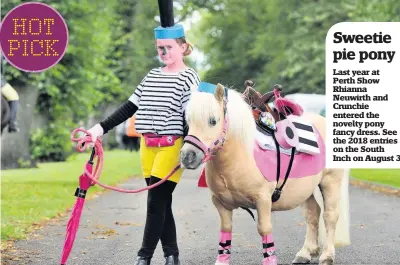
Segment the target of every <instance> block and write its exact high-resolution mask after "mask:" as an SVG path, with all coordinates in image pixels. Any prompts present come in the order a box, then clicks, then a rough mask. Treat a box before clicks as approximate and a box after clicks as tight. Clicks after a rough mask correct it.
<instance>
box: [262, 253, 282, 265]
mask: <svg viewBox="0 0 400 265" xmlns="http://www.w3.org/2000/svg"><path fill="white" fill-rule="evenodd" d="M262 265H278V258H277V257H276V256H275V255H273V256H270V257H268V258H264V259H263V260H262Z"/></svg>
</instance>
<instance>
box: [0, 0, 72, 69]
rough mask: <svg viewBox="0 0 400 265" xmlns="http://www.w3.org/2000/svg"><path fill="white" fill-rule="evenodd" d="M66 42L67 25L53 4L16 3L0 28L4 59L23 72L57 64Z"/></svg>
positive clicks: (62, 54) (0, 44) (65, 47)
mask: <svg viewBox="0 0 400 265" xmlns="http://www.w3.org/2000/svg"><path fill="white" fill-rule="evenodd" d="M67 45H68V27H67V24H66V23H65V21H64V19H63V17H62V16H61V15H60V13H58V12H57V10H55V9H54V8H53V7H50V6H48V5H46V4H43V3H36V2H29V3H24V4H21V5H18V6H16V7H15V8H14V9H12V10H11V11H10V12H8V13H7V15H6V16H5V17H4V19H3V21H2V23H1V27H0V47H1V52H2V53H3V56H4V57H5V58H6V59H7V61H8V62H9V63H10V64H11V65H13V66H14V67H16V68H18V69H19V70H22V71H25V72H43V71H45V70H47V69H49V68H50V67H52V66H54V65H56V64H57V63H58V62H59V61H60V60H61V59H62V57H63V56H64V53H65V51H66V49H67Z"/></svg>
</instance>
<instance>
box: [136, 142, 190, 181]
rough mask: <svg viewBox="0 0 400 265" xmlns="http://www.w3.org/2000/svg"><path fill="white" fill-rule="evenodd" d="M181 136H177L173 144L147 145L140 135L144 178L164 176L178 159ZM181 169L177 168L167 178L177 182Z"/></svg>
mask: <svg viewBox="0 0 400 265" xmlns="http://www.w3.org/2000/svg"><path fill="white" fill-rule="evenodd" d="M182 146H183V137H180V138H178V139H177V140H176V141H175V144H174V145H173V146H166V147H147V146H146V144H145V141H144V138H143V136H142V137H140V160H141V163H142V172H143V175H144V177H145V178H149V177H150V176H154V177H157V178H160V179H163V178H165V177H166V176H167V175H168V174H169V173H170V172H171V171H172V169H173V168H174V167H175V166H176V165H177V164H178V163H179V161H180V149H181V148H182ZM182 172H183V169H182V168H180V169H178V170H177V171H176V172H175V173H174V174H173V175H172V176H171V177H170V178H169V179H168V180H170V181H173V182H176V183H178V182H179V180H180V179H181V176H182Z"/></svg>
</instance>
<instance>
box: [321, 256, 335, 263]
mask: <svg viewBox="0 0 400 265" xmlns="http://www.w3.org/2000/svg"><path fill="white" fill-rule="evenodd" d="M319 265H333V258H332V257H327V258H325V259H320V260H319Z"/></svg>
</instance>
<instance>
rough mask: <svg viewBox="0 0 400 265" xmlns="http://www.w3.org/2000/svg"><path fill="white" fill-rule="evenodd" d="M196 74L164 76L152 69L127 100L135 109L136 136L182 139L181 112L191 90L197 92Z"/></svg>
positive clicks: (183, 73)
mask: <svg viewBox="0 0 400 265" xmlns="http://www.w3.org/2000/svg"><path fill="white" fill-rule="evenodd" d="M199 83H200V79H199V77H198V74H197V73H196V72H195V71H194V70H193V69H192V68H187V69H185V70H184V71H182V72H180V73H165V72H163V71H162V70H161V68H154V69H152V70H151V71H150V72H149V73H148V74H147V75H146V76H145V78H144V79H143V80H142V82H140V84H139V85H138V87H137V88H136V90H135V92H134V93H133V94H132V96H131V97H130V98H129V100H130V101H132V102H133V103H134V104H135V105H136V106H138V107H139V109H138V111H137V112H136V122H135V127H136V131H137V132H138V133H141V134H144V133H158V134H162V135H183V129H184V128H183V124H184V121H183V119H184V117H183V112H184V110H185V108H186V105H187V102H188V101H189V98H190V95H191V92H192V90H193V89H197V86H198V84H199Z"/></svg>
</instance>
